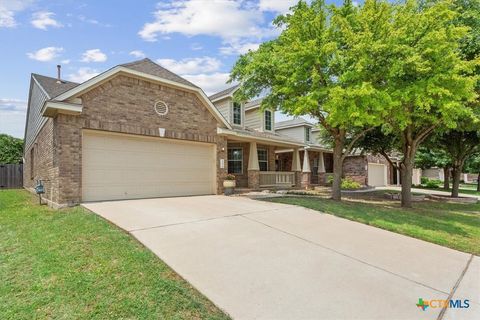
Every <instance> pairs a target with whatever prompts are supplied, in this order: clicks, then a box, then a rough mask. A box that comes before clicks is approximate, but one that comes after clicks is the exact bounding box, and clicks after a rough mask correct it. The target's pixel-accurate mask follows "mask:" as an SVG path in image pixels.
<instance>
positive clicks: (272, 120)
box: [262, 110, 275, 132]
mask: <svg viewBox="0 0 480 320" xmlns="http://www.w3.org/2000/svg"><path fill="white" fill-rule="evenodd" d="M267 111H268V112H270V114H271V117H270V121H271V126H270V127H271V128H272V129H271V130H267V128H266V126H265V113H266V112H267ZM274 114H275V113H274V112H273V111H272V110H264V111H263V112H262V128H263V131H267V132H273V131H275V130H274V125H275V118H274Z"/></svg>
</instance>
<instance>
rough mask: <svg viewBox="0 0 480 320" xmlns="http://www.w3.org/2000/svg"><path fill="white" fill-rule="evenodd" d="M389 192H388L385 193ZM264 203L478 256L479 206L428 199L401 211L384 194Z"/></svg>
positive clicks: (293, 198) (318, 196)
mask: <svg viewBox="0 0 480 320" xmlns="http://www.w3.org/2000/svg"><path fill="white" fill-rule="evenodd" d="M389 192H392V191H389ZM265 201H271V202H278V203H285V204H292V205H299V206H303V207H306V208H310V209H313V210H317V211H320V212H323V213H328V214H332V215H335V216H338V217H342V218H346V219H350V220H353V221H358V222H361V223H365V224H368V225H372V226H375V227H379V228H382V229H386V230H389V231H393V232H397V233H400V234H404V235H407V236H411V237H415V238H418V239H422V240H425V241H429V242H433V243H436V244H439V245H442V246H445V247H449V248H453V249H457V250H460V251H464V252H468V253H473V254H476V255H479V254H480V204H464V203H447V202H442V201H436V200H432V199H428V198H427V199H425V200H424V201H422V202H415V203H414V206H413V208H410V209H406V208H401V207H400V203H399V201H398V200H392V199H386V198H385V191H380V190H378V191H370V192H365V193H351V194H348V196H346V195H344V196H343V200H342V201H341V202H338V201H333V200H331V199H329V194H328V193H326V192H325V193H324V194H316V196H314V197H312V196H308V197H305V196H299V195H296V196H295V195H290V196H286V197H276V198H271V199H266V200H265Z"/></svg>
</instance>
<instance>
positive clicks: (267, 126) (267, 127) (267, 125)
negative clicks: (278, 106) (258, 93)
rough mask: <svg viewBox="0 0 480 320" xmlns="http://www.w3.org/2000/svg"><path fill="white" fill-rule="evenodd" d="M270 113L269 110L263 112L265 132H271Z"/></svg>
mask: <svg viewBox="0 0 480 320" xmlns="http://www.w3.org/2000/svg"><path fill="white" fill-rule="evenodd" d="M272 120H273V119H272V111H270V110H265V116H264V121H265V130H266V131H272V127H273V125H272Z"/></svg>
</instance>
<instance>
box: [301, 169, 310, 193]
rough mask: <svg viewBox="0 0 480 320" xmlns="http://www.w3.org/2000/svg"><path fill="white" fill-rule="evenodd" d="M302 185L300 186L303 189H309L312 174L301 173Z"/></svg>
mask: <svg viewBox="0 0 480 320" xmlns="http://www.w3.org/2000/svg"><path fill="white" fill-rule="evenodd" d="M301 174H302V183H301V186H302V188H304V189H308V188H309V187H310V182H311V181H312V173H311V172H302V173H301Z"/></svg>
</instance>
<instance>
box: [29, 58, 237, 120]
mask: <svg viewBox="0 0 480 320" xmlns="http://www.w3.org/2000/svg"><path fill="white" fill-rule="evenodd" d="M117 74H127V75H129V76H132V77H137V78H141V79H145V80H147V81H153V82H160V83H163V84H165V85H168V86H172V87H175V88H180V89H182V90H185V91H189V92H192V93H194V94H196V95H197V96H198V98H199V99H200V101H202V102H203V103H204V105H205V106H206V107H207V109H208V110H209V111H210V112H211V113H212V114H213V116H214V117H215V118H216V119H217V121H219V122H220V123H222V124H223V125H224V126H225V127H227V128H231V126H230V124H229V123H228V121H227V120H226V119H225V117H223V115H222V114H221V113H220V112H219V111H218V110H217V108H216V107H215V106H214V105H213V104H212V102H211V101H210V100H209V99H208V97H207V96H206V95H205V92H203V90H202V89H201V88H199V87H197V86H196V85H194V84H192V83H190V82H189V81H187V80H185V79H183V78H182V77H180V76H177V75H176V74H174V73H172V72H170V71H168V70H167V69H165V68H163V67H161V66H159V65H158V64H156V63H155V62H153V61H152V60H150V59H147V58H146V59H142V60H138V61H134V62H131V63H126V64H123V65H122V64H121V65H117V66H115V67H113V68H110V69H108V70H107V71H105V72H102V73H100V74H99V75H97V76H95V77H93V78H91V79H89V80H87V81H85V82H82V83H80V84H74V83H72V82H70V83H69V85H67V86H68V87H69V88H66V87H67V86H65V88H66V89H65V90H64V88H63V87H62V90H60V89H57V90H59V92H60V93H59V94H57V95H56V96H54V97H51V96H50V97H49V99H50V100H49V101H47V103H46V104H45V105H44V107H43V109H42V110H43V111H42V112H43V113H47V112H49V111H51V112H53V113H55V112H57V111H58V110H67V109H68V110H67V111H69V112H70V111H71V110H70V109H71V105H68V106H66V105H65V103H66V104H68V103H69V102H70V101H69V99H71V98H76V97H78V96H80V95H81V94H83V93H84V92H86V91H88V90H91V89H92V88H93V87H96V86H98V85H100V84H102V83H103V82H105V81H108V80H109V79H111V78H112V77H114V76H116V75H117ZM47 78H48V77H47ZM35 81H37V80H35ZM55 81H56V79H55ZM37 82H38V81H37ZM45 91H46V90H45ZM54 102H57V103H56V104H55V103H54ZM58 102H64V103H63V104H59V103H58ZM76 107H77V106H75V112H78V110H77V109H78V108H76ZM49 108H50V109H52V110H48V109H49ZM53 109H55V110H53ZM80 112H81V111H80Z"/></svg>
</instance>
